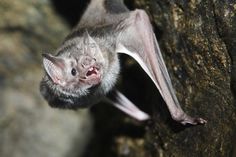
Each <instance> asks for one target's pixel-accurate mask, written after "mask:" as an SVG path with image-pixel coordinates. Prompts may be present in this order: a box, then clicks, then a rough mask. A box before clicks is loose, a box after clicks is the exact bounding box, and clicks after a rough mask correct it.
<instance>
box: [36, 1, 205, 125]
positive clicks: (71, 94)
mask: <svg viewBox="0 0 236 157" xmlns="http://www.w3.org/2000/svg"><path fill="white" fill-rule="evenodd" d="M120 54H126V55H128V56H130V57H132V58H133V59H135V60H136V61H137V63H138V64H139V65H140V67H141V68H142V69H143V70H144V71H145V73H146V74H147V75H148V76H149V77H150V78H151V80H152V82H153V83H154V84H155V86H156V88H157V89H158V91H159V93H160V94H161V96H162V98H163V99H164V101H165V103H166V105H167V107H168V109H169V112H170V115H171V117H172V118H173V119H174V120H176V121H177V122H180V123H181V124H183V125H185V124H187V123H188V124H192V125H196V124H205V123H206V120H204V119H202V118H194V117H191V116H189V115H187V114H186V113H185V112H184V111H183V110H182V108H181V107H180V104H179V101H178V99H177V97H176V94H175V91H174V89H173V86H172V83H171V79H170V76H169V74H168V70H167V68H166V65H165V62H164V60H163V57H162V54H161V51H160V48H159V45H158V42H157V39H156V37H155V34H154V32H153V29H152V25H151V23H150V20H149V17H148V15H147V13H146V12H145V11H144V10H141V9H136V10H134V11H129V10H128V9H127V8H126V6H125V5H124V4H123V2H122V1H121V0H92V1H91V3H90V4H89V6H88V8H87V10H86V11H85V13H84V14H83V16H82V18H81V20H80V22H79V24H78V25H77V26H76V27H75V28H74V29H73V30H72V32H71V33H70V34H69V35H68V36H67V37H66V39H65V40H64V42H63V43H62V44H61V46H60V47H59V48H58V49H57V50H56V55H52V54H49V53H44V54H42V56H43V68H44V70H45V76H44V77H43V79H42V81H41V83H40V91H41V94H42V95H43V97H44V98H45V99H46V100H47V101H48V103H49V105H50V106H52V107H58V108H68V109H78V108H85V107H90V106H92V105H94V104H96V103H98V102H99V101H102V100H105V101H107V102H109V103H111V104H113V105H114V106H115V107H117V108H118V109H120V110H122V111H124V112H125V113H127V114H128V115H130V116H131V117H133V118H135V119H137V120H140V121H142V120H147V119H149V118H150V116H149V115H148V114H146V113H144V112H143V111H141V110H140V109H139V108H137V107H136V106H135V105H134V104H133V103H132V102H131V101H130V100H129V99H128V98H126V97H125V96H124V95H123V94H122V93H121V92H119V91H118V90H117V89H115V88H114V86H115V83H116V81H117V78H118V77H119V71H120V65H119V59H118V55H120Z"/></svg>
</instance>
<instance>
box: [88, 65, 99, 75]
mask: <svg viewBox="0 0 236 157" xmlns="http://www.w3.org/2000/svg"><path fill="white" fill-rule="evenodd" d="M91 75H98V68H96V67H91V68H89V70H88V71H87V73H86V77H89V76H91Z"/></svg>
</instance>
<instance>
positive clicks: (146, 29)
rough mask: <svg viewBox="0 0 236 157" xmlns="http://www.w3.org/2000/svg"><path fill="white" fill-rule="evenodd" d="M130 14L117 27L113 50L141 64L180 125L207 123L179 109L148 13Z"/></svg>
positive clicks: (137, 11)
mask: <svg viewBox="0 0 236 157" xmlns="http://www.w3.org/2000/svg"><path fill="white" fill-rule="evenodd" d="M129 14H130V15H129V16H128V18H125V19H124V20H123V21H121V22H120V24H119V25H118V26H117V31H118V32H119V35H118V37H117V43H116V52H117V53H124V54H127V55H129V56H131V57H133V58H134V59H135V60H136V61H137V62H138V63H139V64H140V66H141V67H142V68H143V70H144V71H145V72H146V73H147V75H148V76H149V77H150V78H151V80H152V81H153V83H154V84H155V86H156V87H157V89H158V90H159V92H160V94H161V96H162V97H163V99H164V101H165V102H166V105H167V107H168V109H169V111H170V114H171V116H172V118H173V119H174V120H176V121H178V122H180V123H182V124H186V123H189V124H193V125H195V124H204V123H206V121H205V120H204V119H202V118H193V117H191V116H189V115H187V114H186V113H185V112H184V111H183V110H182V109H181V107H180V105H179V102H178V99H177V97H176V95H175V91H174V89H173V86H172V83H171V80H170V76H169V74H168V71H167V68H166V66H165V63H164V60H163V57H162V55H161V51H160V48H159V46H158V43H157V40H156V37H155V34H154V32H153V30H152V26H151V23H150V21H149V18H148V15H147V14H146V13H145V11H143V10H135V11H132V12H129ZM120 102H122V101H120ZM123 105H125V104H123Z"/></svg>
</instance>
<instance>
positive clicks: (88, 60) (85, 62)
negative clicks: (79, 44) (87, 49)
mask: <svg viewBox="0 0 236 157" xmlns="http://www.w3.org/2000/svg"><path fill="white" fill-rule="evenodd" d="M80 61H81V62H80V63H81V65H82V67H83V68H89V67H90V66H91V65H94V64H95V61H96V60H95V59H94V58H92V57H90V56H82V57H81V60H80Z"/></svg>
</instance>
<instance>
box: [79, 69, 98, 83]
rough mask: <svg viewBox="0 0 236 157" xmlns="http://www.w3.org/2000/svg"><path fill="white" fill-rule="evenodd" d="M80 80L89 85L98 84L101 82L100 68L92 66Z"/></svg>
mask: <svg viewBox="0 0 236 157" xmlns="http://www.w3.org/2000/svg"><path fill="white" fill-rule="evenodd" d="M80 81H81V82H82V83H85V84H89V85H96V84H98V83H100V82H101V73H100V71H99V68H98V67H96V66H91V67H90V68H89V69H88V71H87V72H86V74H85V75H84V76H83V77H81V78H80Z"/></svg>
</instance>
